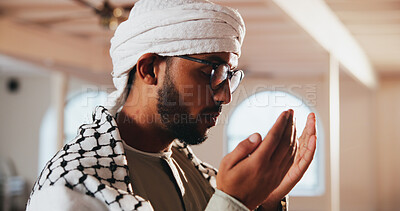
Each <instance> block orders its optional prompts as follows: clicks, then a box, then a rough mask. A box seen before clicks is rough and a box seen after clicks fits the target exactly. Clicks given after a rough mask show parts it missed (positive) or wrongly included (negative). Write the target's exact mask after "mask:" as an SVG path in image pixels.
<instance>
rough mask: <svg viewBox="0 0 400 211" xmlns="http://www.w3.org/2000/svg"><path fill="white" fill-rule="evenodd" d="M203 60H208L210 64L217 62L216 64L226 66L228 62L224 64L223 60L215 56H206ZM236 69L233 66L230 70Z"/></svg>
mask: <svg viewBox="0 0 400 211" xmlns="http://www.w3.org/2000/svg"><path fill="white" fill-rule="evenodd" d="M204 59H205V60H208V61H211V62H217V63H219V64H228V65H229V63H228V62H226V61H225V60H223V59H222V58H221V57H219V56H216V55H208V56H206V57H205V58H204ZM229 66H230V67H232V66H231V65H229ZM236 68H237V67H235V66H233V68H231V69H232V70H233V69H236Z"/></svg>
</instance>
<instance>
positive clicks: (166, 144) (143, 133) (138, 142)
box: [117, 107, 174, 153]
mask: <svg viewBox="0 0 400 211" xmlns="http://www.w3.org/2000/svg"><path fill="white" fill-rule="evenodd" d="M143 114H145V111H144V110H141V109H140V108H129V109H126V108H125V107H124V108H123V109H122V111H121V112H120V113H119V114H118V118H117V125H118V128H119V132H120V135H121V138H122V140H124V141H125V143H126V144H128V145H129V146H131V147H133V148H135V149H137V150H141V151H144V152H152V153H157V152H165V151H169V150H170V149H171V146H172V142H173V140H174V138H173V137H172V136H171V135H170V134H169V133H168V132H167V131H166V130H164V129H162V128H161V127H157V126H156V125H159V124H157V122H156V121H157V120H156V119H155V117H154V115H153V114H149V115H147V116H146V115H143Z"/></svg>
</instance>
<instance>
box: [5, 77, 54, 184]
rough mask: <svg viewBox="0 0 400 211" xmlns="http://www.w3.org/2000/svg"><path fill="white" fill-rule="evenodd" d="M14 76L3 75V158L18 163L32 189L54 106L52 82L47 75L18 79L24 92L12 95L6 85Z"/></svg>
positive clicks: (17, 170)
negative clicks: (44, 125)
mask: <svg viewBox="0 0 400 211" xmlns="http://www.w3.org/2000/svg"><path fill="white" fill-rule="evenodd" d="M11 76H13V75H0V86H1V89H0V99H1V100H0V119H1V127H0V154H1V158H2V159H9V160H10V161H12V162H13V163H14V165H15V168H16V173H17V174H18V175H20V176H23V177H24V179H26V181H27V189H31V188H32V185H33V183H34V181H35V180H36V177H37V163H38V159H37V158H38V142H39V128H40V124H41V121H42V118H43V115H44V113H45V112H46V109H47V107H48V105H49V103H50V81H49V77H47V76H43V75H40V76H23V75H18V76H17V78H18V79H19V81H20V85H21V87H20V90H19V92H17V93H9V92H8V91H7V88H6V83H7V80H8V79H9V78H10V77H11Z"/></svg>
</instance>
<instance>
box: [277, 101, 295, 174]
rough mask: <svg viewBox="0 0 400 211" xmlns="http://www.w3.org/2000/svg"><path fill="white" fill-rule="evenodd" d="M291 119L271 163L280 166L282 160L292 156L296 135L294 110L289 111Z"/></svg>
mask: <svg viewBox="0 0 400 211" xmlns="http://www.w3.org/2000/svg"><path fill="white" fill-rule="evenodd" d="M289 113H290V117H289V119H288V123H287V125H286V128H285V131H284V133H283V136H282V139H281V141H280V142H279V144H278V147H277V148H276V150H275V151H274V152H273V154H272V157H271V161H272V162H273V163H274V164H276V165H278V166H280V165H281V162H282V160H284V159H285V158H286V157H287V156H292V149H293V141H292V140H293V135H294V131H295V128H294V125H293V115H294V112H293V110H292V109H290V110H289Z"/></svg>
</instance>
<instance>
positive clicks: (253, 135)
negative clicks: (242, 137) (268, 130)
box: [249, 133, 259, 143]
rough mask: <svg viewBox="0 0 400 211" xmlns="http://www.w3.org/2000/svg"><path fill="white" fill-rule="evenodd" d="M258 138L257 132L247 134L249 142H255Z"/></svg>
mask: <svg viewBox="0 0 400 211" xmlns="http://www.w3.org/2000/svg"><path fill="white" fill-rule="evenodd" d="M258 140H259V136H258V134H257V133H253V134H252V135H251V136H249V141H250V142H251V143H257V142H258Z"/></svg>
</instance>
